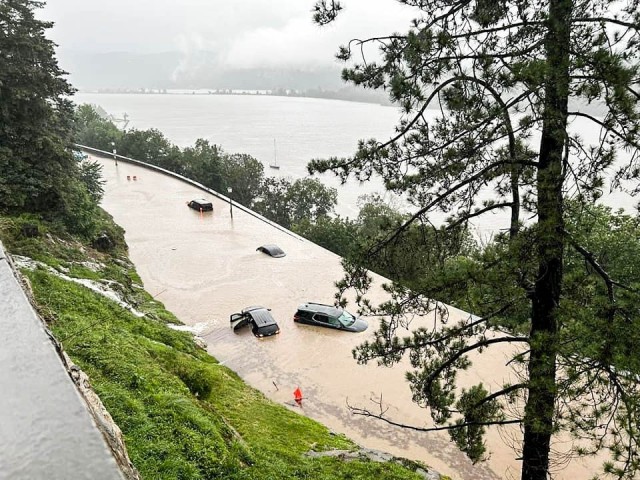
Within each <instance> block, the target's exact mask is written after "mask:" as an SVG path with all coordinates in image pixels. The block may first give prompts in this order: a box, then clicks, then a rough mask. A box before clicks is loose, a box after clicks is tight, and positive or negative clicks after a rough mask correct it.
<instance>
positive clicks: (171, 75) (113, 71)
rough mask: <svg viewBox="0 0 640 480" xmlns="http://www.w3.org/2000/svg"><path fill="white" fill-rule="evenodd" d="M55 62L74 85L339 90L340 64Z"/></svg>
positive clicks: (108, 56) (205, 55)
mask: <svg viewBox="0 0 640 480" xmlns="http://www.w3.org/2000/svg"><path fill="white" fill-rule="evenodd" d="M59 60H60V65H61V66H62V68H64V69H65V70H66V71H68V72H69V79H70V80H71V83H73V85H74V86H75V87H76V88H80V89H83V90H96V89H117V88H121V89H135V88H160V89H162V88H167V89H168V88H193V89H202V88H208V89H247V90H275V89H290V90H311V89H322V90H338V89H340V88H341V87H343V86H344V84H343V82H342V80H341V79H340V70H341V68H340V66H338V65H336V66H335V67H328V68H327V67H318V68H315V69H267V68H251V69H233V70H227V69H221V68H220V67H219V66H218V61H217V58H216V55H215V54H214V53H213V52H199V53H198V54H197V55H192V56H188V57H186V56H185V55H184V54H182V53H180V52H164V53H152V54H137V53H128V52H113V53H81V52H68V51H66V52H64V53H61V54H60V59H59Z"/></svg>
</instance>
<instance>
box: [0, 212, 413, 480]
mask: <svg viewBox="0 0 640 480" xmlns="http://www.w3.org/2000/svg"><path fill="white" fill-rule="evenodd" d="M104 222H105V223H104V224H105V227H106V228H107V229H108V230H109V232H110V236H111V237H112V238H116V239H117V241H116V245H115V247H114V248H113V249H112V250H111V251H110V252H109V253H101V252H98V251H97V250H95V249H93V248H91V247H90V246H88V245H86V244H83V243H82V242H80V241H78V240H77V239H75V238H73V237H70V236H68V235H66V234H65V233H64V232H63V231H61V230H60V229H58V228H56V226H55V225H52V224H47V223H44V222H42V221H41V220H39V219H37V218H35V217H0V238H1V239H2V241H3V242H4V243H5V246H6V247H7V249H8V250H9V252H10V253H11V254H12V255H14V258H15V259H16V261H17V262H18V264H19V265H20V266H21V270H22V272H23V274H24V275H25V276H26V277H27V278H28V279H29V281H30V283H31V286H32V289H33V292H34V296H35V299H36V301H37V303H38V306H39V311H40V314H41V315H42V316H43V318H45V319H46V321H47V322H48V324H49V327H50V328H51V330H52V331H53V333H54V335H55V336H56V337H57V338H58V340H60V341H61V343H62V344H63V346H64V348H65V350H66V351H67V353H68V354H69V355H70V356H71V358H72V359H73V360H74V361H75V362H76V363H77V364H78V365H79V366H80V367H81V368H82V369H83V370H84V371H85V372H86V373H87V374H88V375H89V377H90V378H91V382H92V385H93V387H94V389H95V390H96V392H97V393H98V395H99V396H100V398H101V399H102V401H103V402H104V404H105V406H106V408H107V409H108V410H109V412H110V413H111V415H112V416H113V418H114V420H115V421H116V423H117V424H118V425H119V426H120V428H121V429H122V432H123V434H124V437H125V441H126V445H127V448H128V451H129V455H130V457H131V460H132V461H133V463H134V465H135V466H136V468H137V469H138V470H139V471H140V473H141V475H142V477H143V478H145V479H212V478H224V479H286V478H296V479H371V478H376V479H389V480H391V479H418V478H422V477H420V476H419V475H418V474H416V473H414V470H416V468H417V467H419V465H417V464H413V463H412V462H405V465H406V466H401V465H399V464H397V463H377V462H373V461H369V460H367V459H365V458H362V459H358V460H354V461H348V462H346V461H343V460H341V459H340V458H331V457H320V458H311V457H308V456H306V455H305V453H307V452H309V451H311V450H314V451H325V450H331V449H346V450H355V449H356V448H357V447H356V445H354V444H353V443H352V442H351V441H349V440H348V439H346V438H344V437H342V436H338V435H333V434H331V433H330V432H329V431H328V430H327V428H325V427H324V426H322V425H320V424H318V423H317V422H314V421H312V420H310V419H308V418H306V417H304V416H301V415H298V414H296V413H295V412H292V411H290V410H288V409H287V408H285V407H284V406H281V405H278V404H275V403H273V402H271V401H269V400H268V399H266V398H265V397H264V396H263V395H262V394H261V393H260V392H258V391H256V390H254V389H252V388H250V387H249V386H247V385H246V384H245V383H244V382H243V381H242V380H241V379H240V378H239V377H238V376H237V375H236V374H235V373H233V372H232V371H231V370H229V369H228V368H226V367H224V366H221V365H219V364H218V363H217V362H216V360H215V359H214V358H213V357H211V356H210V355H208V354H207V353H206V352H205V351H204V350H202V349H200V348H199V347H197V346H196V344H195V343H194V342H193V340H192V338H191V336H190V335H189V334H187V333H184V332H178V331H175V330H172V329H170V328H168V327H167V324H168V323H179V322H178V320H177V319H176V318H175V317H174V316H173V315H172V314H171V313H170V312H168V311H166V310H165V309H164V308H163V306H162V304H160V303H159V302H157V301H155V300H154V299H153V298H152V297H151V296H150V295H149V294H148V293H147V292H145V291H144V289H143V287H142V282H141V281H140V278H139V277H138V275H137V274H136V272H135V269H134V267H133V265H132V264H131V263H130V262H129V260H128V258H127V256H126V246H125V244H124V241H123V238H122V232H121V230H120V229H119V228H118V227H117V226H115V225H113V224H110V223H109V222H110V220H109V219H108V218H107V217H105V219H104ZM25 224H31V225H37V227H38V235H37V236H35V237H27V236H26V235H27V233H25V232H26V231H27V230H28V229H27V230H25V229H24V228H23V226H24V225H25ZM32 230H33V229H32ZM32 233H33V232H32ZM78 282H84V285H82V284H80V283H78ZM88 287H92V288H94V289H98V288H100V289H103V290H104V291H105V292H106V294H108V295H112V296H114V295H116V296H117V297H119V299H120V301H119V302H118V301H116V300H114V299H109V298H108V297H107V296H105V294H104V293H103V294H100V293H97V292H96V291H93V290H92V289H91V288H88ZM114 298H116V297H114ZM127 305H128V306H130V308H127Z"/></svg>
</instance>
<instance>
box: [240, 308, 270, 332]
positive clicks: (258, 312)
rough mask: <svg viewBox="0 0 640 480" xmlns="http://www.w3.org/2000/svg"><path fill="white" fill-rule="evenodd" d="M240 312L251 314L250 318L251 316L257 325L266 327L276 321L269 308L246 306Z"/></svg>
mask: <svg viewBox="0 0 640 480" xmlns="http://www.w3.org/2000/svg"><path fill="white" fill-rule="evenodd" d="M242 313H248V314H249V315H251V318H253V322H254V323H255V324H256V326H258V327H266V326H268V325H274V324H275V323H276V321H275V319H274V318H273V316H272V315H271V313H270V312H269V310H268V309H266V308H264V307H258V306H255V307H247V308H245V309H244V310H242Z"/></svg>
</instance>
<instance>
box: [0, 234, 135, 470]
mask: <svg viewBox="0 0 640 480" xmlns="http://www.w3.org/2000/svg"><path fill="white" fill-rule="evenodd" d="M0 341H1V342H2V345H0V479H11V480H21V479H25V480H26V479H29V480H39V479H48V480H57V479H60V480H63V479H64V480H67V479H99V480H102V479H104V480H121V479H122V478H123V476H122V473H121V471H120V469H119V468H118V466H117V464H116V461H115V459H114V457H113V456H112V454H111V451H110V450H109V448H108V447H107V444H106V442H105V438H104V437H103V435H102V434H101V433H100V431H99V430H98V428H97V427H96V424H95V422H94V420H93V418H92V416H91V415H90V413H89V411H88V409H87V405H86V403H85V402H84V401H83V399H82V397H81V396H80V394H79V393H78V391H77V390H76V388H75V386H74V384H73V382H72V380H71V378H70V377H69V374H68V373H67V371H66V369H65V368H64V366H63V363H62V361H61V357H60V356H59V355H58V352H57V351H56V347H55V346H54V343H53V342H52V339H51V338H50V337H49V334H48V332H47V330H46V329H45V327H44V325H43V324H42V322H41V321H40V318H39V317H38V315H37V314H36V313H35V311H34V310H33V308H32V307H31V304H30V302H29V300H28V298H27V296H26V294H25V292H24V291H23V289H22V286H21V284H20V282H19V281H18V279H17V277H16V273H15V271H14V269H13V268H12V264H11V260H10V258H9V257H8V256H7V254H6V253H5V250H4V247H3V245H2V244H1V243H0Z"/></svg>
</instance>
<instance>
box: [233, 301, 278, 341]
mask: <svg viewBox="0 0 640 480" xmlns="http://www.w3.org/2000/svg"><path fill="white" fill-rule="evenodd" d="M229 320H230V322H231V327H232V328H233V331H234V332H235V331H237V330H238V329H239V328H242V327H245V326H247V325H251V331H252V332H253V334H254V335H255V336H256V337H260V338H262V337H269V336H271V335H275V334H277V333H280V327H278V324H277V323H276V321H275V319H274V318H273V316H272V315H271V312H270V311H269V309H268V308H264V307H260V306H255V307H247V308H245V309H244V310H242V311H241V312H240V313H234V314H232V315H231V317H230V318H229Z"/></svg>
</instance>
